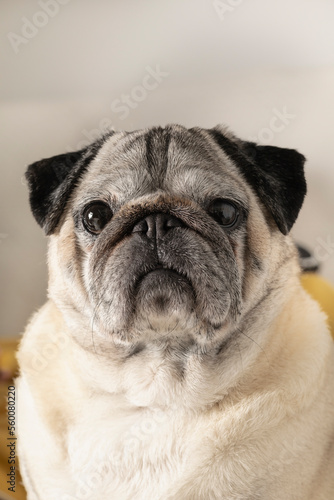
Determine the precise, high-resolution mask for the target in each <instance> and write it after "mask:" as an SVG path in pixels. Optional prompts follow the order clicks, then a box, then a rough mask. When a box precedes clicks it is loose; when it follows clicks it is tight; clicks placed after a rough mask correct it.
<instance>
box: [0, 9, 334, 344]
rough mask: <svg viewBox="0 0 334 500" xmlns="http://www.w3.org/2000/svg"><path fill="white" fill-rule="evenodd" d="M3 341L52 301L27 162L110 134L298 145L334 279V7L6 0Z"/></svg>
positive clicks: (318, 251)
mask: <svg viewBox="0 0 334 500" xmlns="http://www.w3.org/2000/svg"><path fill="white" fill-rule="evenodd" d="M0 5H1V19H2V23H1V31H2V33H1V41H2V46H3V47H2V49H3V50H2V53H3V56H2V72H1V73H2V86H1V103H0V105H1V117H2V120H1V150H0V152H1V153H0V154H1V156H2V158H1V196H0V204H1V212H0V213H1V223H0V256H1V278H0V279H1V310H0V314H1V320H2V321H1V332H0V335H2V336H10V335H17V334H18V333H20V332H22V330H23V328H24V325H25V323H26V321H27V319H28V317H29V316H30V314H31V313H32V312H33V311H34V310H35V309H36V308H37V307H38V306H40V305H41V304H42V303H43V302H44V300H45V297H46V287H47V269H46V238H45V237H44V236H43V233H42V230H41V229H40V228H39V227H38V226H37V224H36V222H35V221H34V220H33V217H32V215H31V214H30V209H29V205H28V195H27V187H26V185H25V180H24V177H23V176H24V171H25V169H26V166H27V165H28V164H29V163H31V162H33V161H35V160H38V159H41V158H44V157H48V156H52V155H55V154H59V153H62V152H65V151H70V150H75V149H79V148H80V147H82V146H84V145H85V144H87V143H89V142H91V141H93V140H94V138H95V137H96V136H97V135H98V134H99V133H101V132H102V131H103V130H104V129H105V128H107V127H115V128H116V129H126V130H133V129H136V128H141V127H146V126H150V125H158V124H160V125H165V124H167V123H176V122H177V123H181V124H183V125H185V126H196V125H198V126H202V127H212V126H214V125H216V124H218V123H226V124H227V125H229V127H230V128H231V129H232V130H233V131H235V133H236V134H237V135H239V136H241V137H243V138H245V139H252V140H256V141H257V142H259V143H262V144H273V145H277V146H285V147H291V148H296V149H298V150H299V151H300V152H302V153H303V154H304V155H305V156H306V157H307V159H308V162H307V166H306V174H307V180H308V188H309V192H308V196H307V200H306V202H305V204H304V207H303V209H302V212H301V214H300V217H299V219H298V221H297V223H296V225H295V227H294V229H293V235H294V237H295V239H296V240H297V241H299V242H301V243H302V244H304V245H306V247H307V248H308V249H309V250H310V251H311V252H312V253H314V254H315V256H316V258H317V259H318V261H319V262H320V265H321V272H322V274H323V275H324V276H325V277H327V278H328V279H330V280H331V281H332V282H334V226H333V213H334V189H333V188H334V169H333V166H332V163H333V160H332V158H331V156H332V154H333V118H334V30H333V25H334V2H333V1H332V0H293V1H291V0H281V1H280V2H276V1H274V0H252V1H251V2H250V1H246V0H244V1H243V0H226V1H225V0H209V1H203V0H183V1H182V2H180V1H177V0H170V1H168V2H163V1H159V0H158V1H157V0H156V1H153V0H142V1H140V2H135V1H130V0H123V1H120V0H118V1H117V0H95V1H94V2H93V1H88V0H82V1H80V2H79V0H38V1H32V0H16V1H15V2H5V1H4V0H2V1H1V3H0Z"/></svg>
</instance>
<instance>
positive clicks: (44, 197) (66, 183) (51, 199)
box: [25, 134, 110, 235]
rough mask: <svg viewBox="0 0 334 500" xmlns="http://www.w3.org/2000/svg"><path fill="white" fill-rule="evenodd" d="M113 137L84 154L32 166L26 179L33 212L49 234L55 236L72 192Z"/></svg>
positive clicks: (59, 157) (41, 161) (72, 154)
mask: <svg viewBox="0 0 334 500" xmlns="http://www.w3.org/2000/svg"><path fill="white" fill-rule="evenodd" d="M109 136H110V134H107V135H105V136H103V137H101V139H98V140H97V141H96V142H94V143H93V144H91V145H90V146H87V147H86V148H84V149H81V150H80V151H75V152H73V153H66V154H62V155H57V156H53V157H52V158H47V159H45V160H40V161H37V162H35V163H32V164H31V165H29V167H28V169H27V171H26V174H25V176H26V179H27V182H28V186H29V191H30V198H29V200H30V206H31V210H32V213H33V215H34V217H35V219H36V221H37V222H38V224H39V225H40V226H41V227H42V228H43V229H44V231H45V233H46V234H47V235H50V234H52V233H54V231H55V229H56V227H57V225H58V223H59V221H60V218H61V215H62V213H63V212H64V209H65V205H66V203H67V201H68V199H69V197H70V195H71V193H72V192H73V190H74V188H75V187H76V185H77V184H78V182H79V180H80V178H81V176H82V174H83V173H84V172H85V171H86V169H87V167H88V165H89V164H90V162H91V161H92V160H93V159H94V158H95V156H96V154H97V152H98V151H99V149H100V148H101V146H102V144H103V143H104V141H105V140H106V138H107V137H109Z"/></svg>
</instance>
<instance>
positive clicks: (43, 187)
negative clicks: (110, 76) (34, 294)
mask: <svg viewBox="0 0 334 500" xmlns="http://www.w3.org/2000/svg"><path fill="white" fill-rule="evenodd" d="M304 160H305V158H304V157H303V156H302V155H301V154H300V153H298V152H297V151H295V150H292V149H283V148H278V147H274V146H262V145H257V144H255V143H253V142H247V141H243V140H241V139H238V138H237V137H235V136H234V135H233V134H232V133H231V132H229V131H228V129H226V128H224V127H222V126H218V127H215V128H213V129H208V130H207V129H202V128H190V129H186V128H184V127H182V126H179V125H170V126H166V127H164V128H162V127H153V128H149V129H145V130H139V131H134V132H114V131H111V132H109V133H106V134H105V135H103V136H102V137H101V138H100V139H98V140H97V141H96V142H94V143H93V144H91V145H90V146H88V147H86V148H84V149H82V150H80V151H77V152H74V153H68V154H62V155H59V156H55V157H53V158H49V159H46V160H41V161H38V162H36V163H34V164H32V165H30V166H29V168H28V170H27V174H26V178H27V181H28V184H29V188H30V203H31V208H32V213H33V215H34V216H35V218H36V220H37V222H38V223H39V225H40V226H41V227H42V228H43V229H44V231H45V233H46V235H47V236H48V237H49V253H48V264H49V276H50V280H49V291H48V296H49V298H48V301H47V303H46V304H45V305H44V306H43V307H42V308H41V309H40V310H39V311H38V312H37V313H36V314H35V315H34V316H33V318H32V320H31V322H30V324H29V325H28V327H27V330H26V332H25V333H24V336H23V338H22V341H21V345H20V349H19V353H18V359H19V365H20V376H19V378H18V380H17V387H18V404H19V407H18V449H19V457H20V465H21V470H22V475H23V479H24V484H25V487H26V489H27V492H28V499H29V500H82V499H85V500H87V499H88V500H331V499H333V498H334V346H333V342H332V340H331V337H330V335H329V331H328V327H327V325H326V317H325V316H324V314H323V313H322V312H321V310H320V309H319V306H318V304H317V303H316V302H315V301H314V300H312V299H311V298H310V296H309V295H308V294H307V293H306V292H305V291H304V290H303V288H302V287H301V284H300V279H299V275H300V268H299V265H298V255H297V251H296V248H295V245H294V243H293V241H292V239H291V237H290V236H289V232H290V229H291V227H292V226H293V224H294V222H295V220H296V218H297V215H298V212H299V210H300V208H301V206H302V203H303V199H304V195H305V193H306V184H305V178H304V172H303V164H304Z"/></svg>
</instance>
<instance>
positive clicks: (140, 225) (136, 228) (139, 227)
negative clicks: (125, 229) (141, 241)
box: [132, 219, 148, 233]
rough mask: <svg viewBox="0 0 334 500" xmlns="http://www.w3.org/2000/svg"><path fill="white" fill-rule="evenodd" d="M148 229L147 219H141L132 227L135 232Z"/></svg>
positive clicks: (144, 231) (143, 231)
mask: <svg viewBox="0 0 334 500" xmlns="http://www.w3.org/2000/svg"><path fill="white" fill-rule="evenodd" d="M147 231H148V224H147V221H146V219H143V220H141V221H139V222H138V223H137V224H136V225H135V226H134V228H133V229H132V232H133V233H147Z"/></svg>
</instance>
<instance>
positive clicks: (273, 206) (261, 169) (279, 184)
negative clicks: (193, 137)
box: [208, 128, 306, 234]
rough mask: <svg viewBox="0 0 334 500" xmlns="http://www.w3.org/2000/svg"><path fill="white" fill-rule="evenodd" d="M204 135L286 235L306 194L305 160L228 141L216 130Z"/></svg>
mask: <svg viewBox="0 0 334 500" xmlns="http://www.w3.org/2000/svg"><path fill="white" fill-rule="evenodd" d="M208 132H209V133H210V135H211V136H212V137H213V138H214V139H215V141H216V142H217V143H218V144H219V146H220V147H221V148H222V149H223V150H224V151H225V153H226V154H227V155H228V156H229V157H230V158H231V159H232V160H233V161H234V163H235V165H236V166H237V167H238V168H239V170H240V171H241V173H242V175H243V176H244V177H245V179H246V180H247V182H248V183H249V184H250V185H251V186H252V187H253V189H254V191H255V192H256V194H257V195H258V197H259V199H260V200H261V201H262V203H263V204H264V205H265V207H266V208H267V209H268V210H269V212H270V213H271V215H272V217H273V219H274V220H275V222H276V224H277V226H278V228H279V230H280V231H281V232H282V233H283V234H288V233H289V231H290V229H291V228H292V226H293V224H294V222H295V220H296V219H297V216H298V213H299V210H300V209H301V206H302V204H303V200H304V197H305V194H306V181H305V176H304V163H305V157H304V156H303V155H302V154H300V153H298V151H296V150H294V149H285V148H279V147H275V146H259V145H257V144H256V143H254V142H248V141H242V140H240V139H237V138H235V137H233V136H232V138H231V135H230V134H229V133H223V132H222V131H221V130H220V129H219V128H214V129H211V130H209V131H208Z"/></svg>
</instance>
